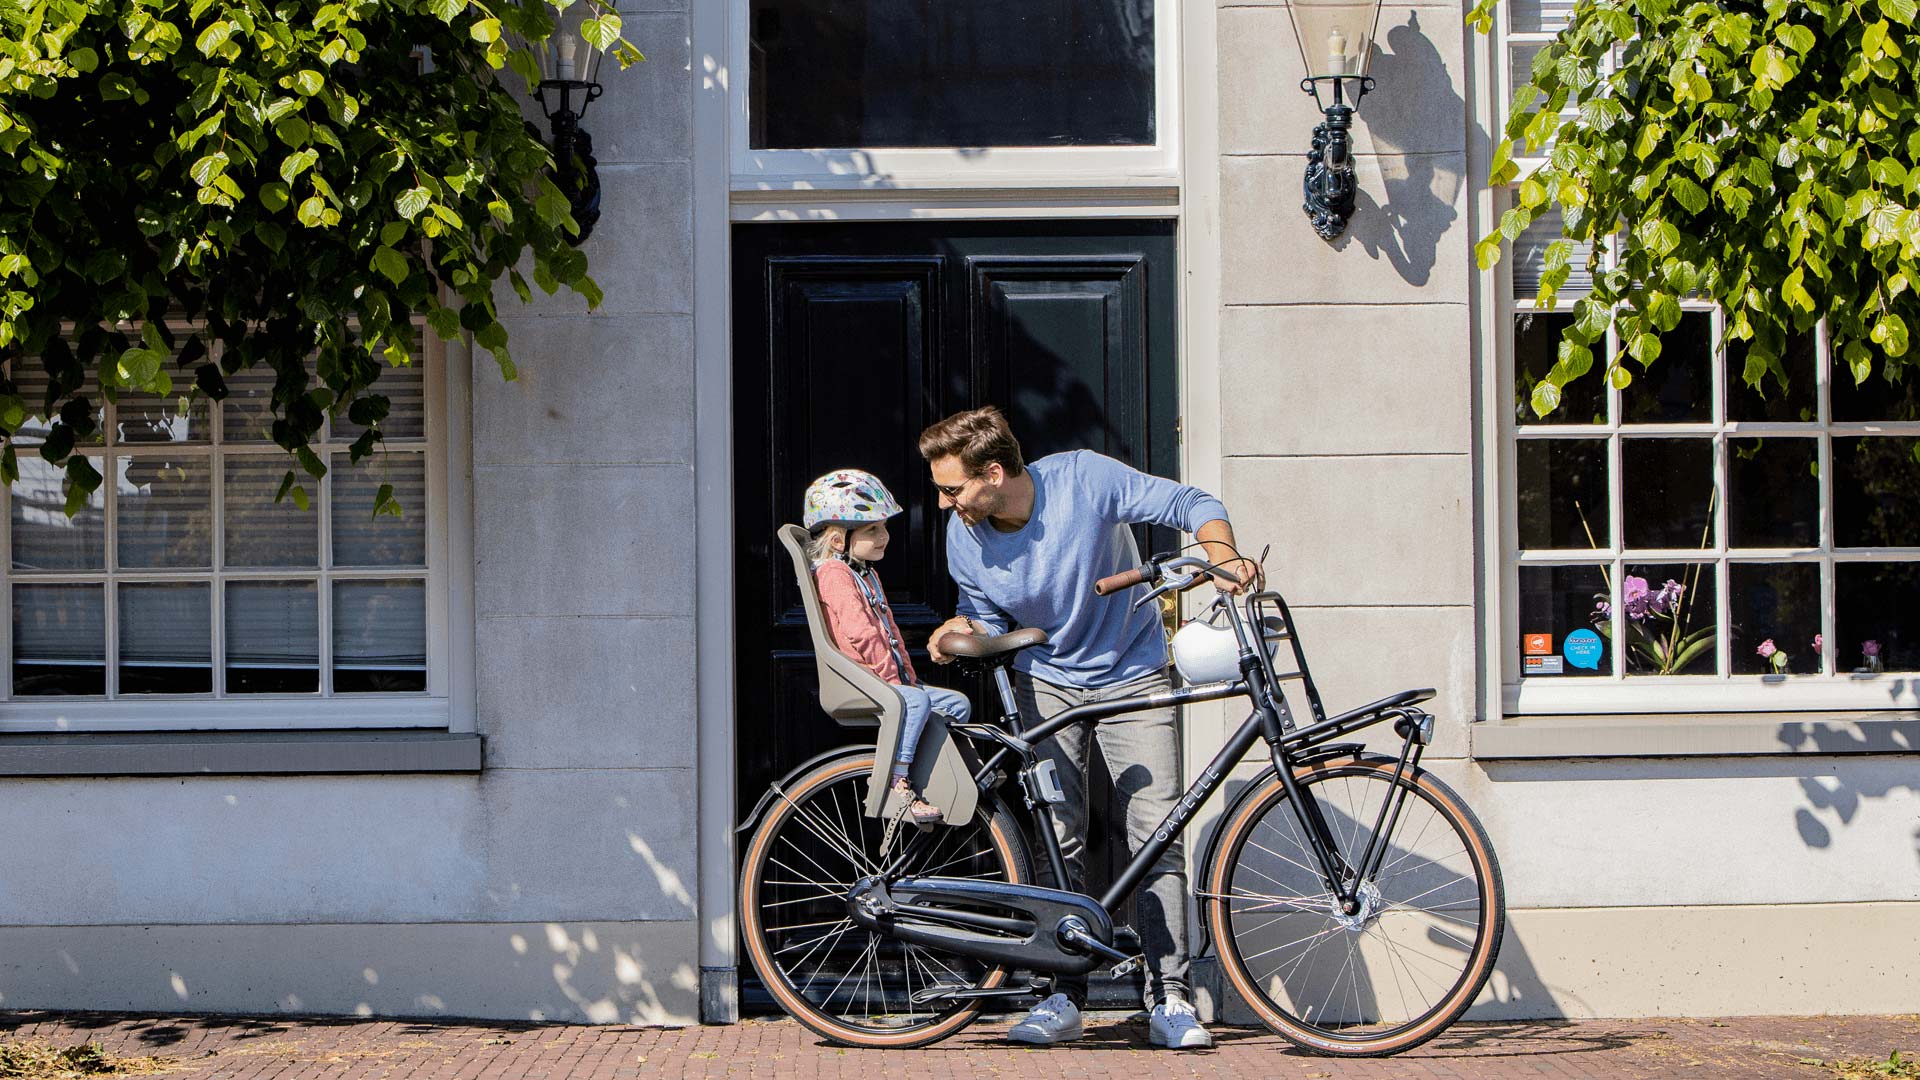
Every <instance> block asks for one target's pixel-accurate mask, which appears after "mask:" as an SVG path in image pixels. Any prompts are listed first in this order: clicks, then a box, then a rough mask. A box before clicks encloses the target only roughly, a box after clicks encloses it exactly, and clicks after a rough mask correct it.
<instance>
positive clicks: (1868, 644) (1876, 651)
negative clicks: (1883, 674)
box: [1860, 638, 1880, 660]
mask: <svg viewBox="0 0 1920 1080" xmlns="http://www.w3.org/2000/svg"><path fill="white" fill-rule="evenodd" d="M1860 655H1862V656H1864V657H1866V658H1867V659H1869V660H1878V659H1880V643H1879V642H1877V641H1874V640H1872V639H1871V638H1869V639H1868V640H1866V641H1863V642H1861V643H1860Z"/></svg>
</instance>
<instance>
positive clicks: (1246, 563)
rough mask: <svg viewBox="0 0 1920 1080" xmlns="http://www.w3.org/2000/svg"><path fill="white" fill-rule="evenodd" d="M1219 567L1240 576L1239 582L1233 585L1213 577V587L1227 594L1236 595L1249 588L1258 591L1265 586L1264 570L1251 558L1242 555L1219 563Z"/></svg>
mask: <svg viewBox="0 0 1920 1080" xmlns="http://www.w3.org/2000/svg"><path fill="white" fill-rule="evenodd" d="M1220 569H1222V570H1225V571H1226V572H1227V573H1229V574H1235V575H1238V576H1239V578H1240V580H1239V582H1238V583H1237V584H1234V585H1229V584H1227V583H1226V582H1224V581H1221V580H1220V579H1219V578H1214V579H1213V585H1214V588H1216V589H1219V590H1221V591H1222V592H1225V593H1227V594H1229V595H1232V596H1238V595H1240V594H1241V593H1243V592H1246V591H1247V590H1249V589H1251V590H1253V591H1254V592H1259V591H1260V590H1261V589H1264V588H1266V586H1267V574H1266V571H1264V570H1262V569H1261V568H1260V564H1259V563H1257V562H1254V561H1253V560H1252V559H1249V558H1247V557H1246V556H1244V555H1243V556H1241V557H1239V558H1237V559H1233V560H1231V561H1228V562H1225V563H1222V564H1221V565H1220Z"/></svg>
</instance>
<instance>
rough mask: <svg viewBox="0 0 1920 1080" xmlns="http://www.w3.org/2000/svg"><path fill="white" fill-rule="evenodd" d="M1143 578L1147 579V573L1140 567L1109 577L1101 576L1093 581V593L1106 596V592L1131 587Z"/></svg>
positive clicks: (1115, 591) (1114, 591)
mask: <svg viewBox="0 0 1920 1080" xmlns="http://www.w3.org/2000/svg"><path fill="white" fill-rule="evenodd" d="M1145 580H1147V573H1146V570H1145V569H1144V568H1142V567H1134V568H1133V569H1132V570H1123V571H1121V572H1120V573H1118V574H1114V575H1112V576H1111V577H1103V578H1101V579H1100V580H1099V581H1096V582H1094V583H1093V595H1095V596H1106V595H1107V594H1108V593H1117V592H1119V591H1120V590H1121V589H1131V588H1133V587H1134V586H1135V585H1138V584H1140V583H1141V582H1143V581H1145Z"/></svg>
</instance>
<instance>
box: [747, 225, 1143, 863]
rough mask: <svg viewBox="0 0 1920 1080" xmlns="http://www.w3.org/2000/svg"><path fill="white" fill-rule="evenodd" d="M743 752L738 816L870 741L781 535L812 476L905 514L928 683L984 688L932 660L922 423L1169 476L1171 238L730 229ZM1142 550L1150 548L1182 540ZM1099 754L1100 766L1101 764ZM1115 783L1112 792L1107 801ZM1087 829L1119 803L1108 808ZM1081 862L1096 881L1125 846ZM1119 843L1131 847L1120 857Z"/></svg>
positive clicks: (1084, 229) (902, 584) (908, 583)
mask: <svg viewBox="0 0 1920 1080" xmlns="http://www.w3.org/2000/svg"><path fill="white" fill-rule="evenodd" d="M733 244H734V247H733V268H734V269H733V305H734V339H733V356H734V373H733V374H734V398H733V400H734V432H735V434H734V439H735V459H734V460H735V465H734V515H735V521H736V530H737V535H736V536H735V544H734V551H735V559H736V561H735V599H736V609H735V612H736V619H735V625H736V633H737V639H736V640H737V646H736V662H737V670H738V673H739V674H738V685H737V687H736V699H735V700H736V702H737V709H736V714H735V715H736V745H737V746H738V748H739V751H738V753H739V759H738V769H739V771H738V782H739V786H738V791H739V798H740V810H741V812H742V813H743V814H744V813H745V812H746V810H747V809H749V808H750V807H751V806H752V805H753V803H754V801H755V800H756V799H758V798H759V796H760V794H761V792H763V791H765V790H766V787H767V784H768V783H770V782H771V781H774V780H777V779H779V778H780V777H781V776H782V775H784V774H785V773H786V772H787V771H788V770H789V769H791V768H793V767H794V766H795V765H797V764H799V763H801V762H803V761H805V760H806V759H807V758H809V757H811V756H813V755H814V754H816V753H819V752H820V751H822V750H827V749H830V748H833V747H835V746H840V745H844V744H846V743H849V742H853V741H857V739H858V737H859V736H860V735H862V734H864V732H859V731H849V730H848V729H845V728H841V727H839V726H838V725H836V724H835V723H834V722H833V721H832V720H831V719H830V718H828V717H827V716H826V715H825V714H824V713H822V712H821V711H820V708H819V705H818V703H817V701H816V700H815V697H814V690H815V675H814V662H813V654H812V651H811V650H812V646H811V642H810V641H809V639H808V637H807V629H806V617H805V615H804V613H803V611H802V609H801V606H800V598H799V595H798V593H797V592H796V591H795V586H794V582H793V580H792V570H791V564H790V563H789V562H788V560H787V557H786V554H785V552H784V551H782V550H780V549H779V547H778V544H777V541H775V540H774V537H773V533H774V530H775V529H776V528H777V527H778V526H780V525H781V524H784V523H787V522H798V521H799V519H800V499H801V494H802V492H804V491H805V490H806V486H807V483H808V481H810V480H812V479H813V478H814V477H816V476H819V475H820V474H822V473H825V472H828V471H830V470H832V469H836V468H861V469H867V470H869V471H871V472H873V473H875V474H877V475H878V476H879V477H880V478H881V480H883V481H885V482H886V484H887V485H888V486H889V487H890V488H892V489H893V493H894V496H895V497H896V498H897V499H898V500H899V501H900V504H901V505H902V506H903V507H905V508H906V513H905V514H903V515H902V516H901V517H899V518H896V519H895V520H894V521H893V522H892V527H893V528H892V531H893V534H894V540H893V543H892V544H891V546H889V547H888V549H887V558H886V561H885V562H884V563H882V564H881V565H880V576H881V578H882V580H883V581H884V582H885V583H886V587H887V597H888V601H889V602H890V603H891V604H892V605H893V610H894V614H895V616H896V617H897V618H898V620H899V622H900V627H901V630H902V632H903V633H904V634H905V635H906V637H907V640H908V644H909V646H910V647H911V648H912V649H913V654H914V658H915V659H914V663H915V666H916V667H917V668H918V669H919V671H920V674H921V676H922V678H924V679H926V680H927V681H928V682H934V683H952V684H954V685H955V686H956V688H958V689H962V690H966V691H968V692H972V693H976V697H975V701H976V715H977V716H980V717H982V718H987V717H991V716H992V715H996V714H997V708H998V707H997V704H992V703H990V701H989V699H982V698H980V697H978V696H977V691H978V689H979V687H974V686H962V685H959V684H958V683H956V682H955V681H954V678H953V673H952V672H951V671H947V670H942V669H940V668H938V667H936V666H935V665H933V664H931V663H929V662H928V661H927V659H926V649H925V645H926V637H927V634H928V632H929V631H931V630H932V628H933V627H935V626H937V625H938V624H939V623H941V622H942V621H944V620H945V619H946V618H947V616H949V615H951V614H952V613H953V604H954V589H953V583H952V581H951V579H949V578H948V577H947V573H946V557H945V531H944V530H945V526H946V521H945V515H944V514H942V513H941V512H940V510H939V508H938V500H937V497H936V493H935V492H934V491H933V488H932V487H931V484H930V481H929V480H928V478H927V470H926V466H925V464H924V463H923V462H922V461H921V460H920V455H919V452H918V450H917V449H916V448H915V445H916V441H917V438H918V436H919V433H920V431H921V429H923V428H925V427H926V426H927V425H928V424H931V423H932V422H934V421H935V420H938V419H940V418H941V417H943V416H946V415H948V414H950V413H954V412H958V411H960V410H962V409H968V408H974V407H977V406H980V405H985V404H994V405H998V406H999V407H1000V408H1001V409H1002V410H1004V411H1005V412H1006V413H1007V416H1008V419H1009V420H1010V421H1011V423H1012V425H1013V430H1014V433H1015V434H1016V435H1017V436H1018V437H1019V439H1020V443H1021V448H1022V450H1023V451H1024V452H1025V453H1026V455H1027V457H1028V459H1029V460H1031V459H1034V458H1038V457H1042V456H1044V455H1046V454H1051V453H1054V452H1056V451H1061V450H1072V449H1080V448H1087V449H1093V450H1098V451H1100V452H1102V453H1105V454H1109V455H1111V456H1113V457H1115V458H1118V459H1120V460H1121V461H1125V462H1128V463H1129V464H1132V465H1134V466H1135V467H1137V468H1141V469H1144V470H1146V471H1148V472H1153V473H1158V474H1160V475H1162V476H1175V475H1177V473H1176V463H1177V460H1178V453H1177V447H1176V439H1177V432H1176V417H1177V409H1176V404H1177V403H1176V391H1175V365H1176V357H1177V345H1176V341H1177V336H1176V326H1175V314H1176V303H1175V294H1176V288H1177V279H1176V277H1175V267H1174V234H1173V224H1172V223H1171V222H1165V221H1139V222H1134V221H1105V222H1089V223H1067V224H1061V223H1053V222H1047V223H1031V224H1030V223H1025V222H987V223H957V222H924V223H922V222H915V223H892V222H888V223H860V224H812V223H808V224H748V225H738V226H735V228H734V232H733ZM1154 531H1155V532H1157V533H1161V534H1162V535H1158V536H1151V537H1150V536H1148V535H1147V534H1145V533H1143V534H1142V536H1141V544H1142V550H1143V551H1144V550H1158V547H1149V546H1148V545H1155V544H1157V545H1159V546H1160V547H1164V546H1165V545H1166V544H1167V542H1168V541H1170V540H1171V539H1172V535H1171V533H1166V532H1165V531H1164V530H1154ZM1096 757H1097V755H1096ZM1102 790H1103V789H1102ZM1093 795H1094V798H1095V800H1096V801H1095V802H1094V806H1095V824H1094V828H1093V830H1092V833H1093V836H1094V837H1095V838H1099V837H1101V836H1104V835H1111V830H1109V829H1107V828H1103V827H1102V825H1101V824H1100V814H1101V810H1102V808H1103V807H1104V805H1105V798H1104V796H1103V795H1102V794H1101V793H1100V791H1098V790H1096V791H1095V792H1094V793H1093ZM1103 846H1104V845H1101V844H1100V842H1099V840H1098V839H1096V840H1095V846H1094V847H1093V849H1092V850H1091V851H1090V852H1089V856H1090V858H1089V876H1090V877H1093V878H1096V879H1098V878H1101V877H1103V876H1104V875H1105V874H1107V873H1109V872H1110V871H1111V864H1112V862H1113V860H1114V858H1115V857H1116V855H1117V856H1119V857H1124V854H1125V852H1124V850H1121V851H1119V852H1117V853H1112V852H1107V853H1103V851H1102V848H1103ZM1115 846H1116V847H1117V846H1118V845H1115Z"/></svg>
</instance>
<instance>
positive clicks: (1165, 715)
mask: <svg viewBox="0 0 1920 1080" xmlns="http://www.w3.org/2000/svg"><path fill="white" fill-rule="evenodd" d="M1171 688H1172V684H1171V683H1170V682H1169V681H1168V679H1167V676H1166V673H1165V672H1155V673H1154V674H1152V675H1147V676H1144V677H1142V678H1138V679H1135V680H1133V681H1132V682H1126V683H1121V684H1119V685H1117V686H1106V687H1101V688H1099V689H1097V690H1082V689H1080V688H1078V687H1073V686H1056V685H1054V684H1053V683H1050V682H1047V681H1045V680H1044V679H1036V678H1033V677H1032V676H1029V675H1021V676H1019V677H1018V678H1017V679H1016V680H1015V683H1014V692H1015V696H1016V697H1017V698H1018V700H1019V702H1020V712H1021V714H1022V716H1023V717H1025V718H1026V719H1027V721H1028V722H1029V723H1032V722H1036V721H1037V720H1043V719H1046V718H1047V717H1050V716H1054V715H1056V714H1058V713H1061V712H1064V711H1065V710H1067V709H1070V708H1073V707H1074V706H1076V705H1085V704H1088V703H1090V702H1095V701H1107V700H1110V699H1113V698H1122V697H1132V696H1135V695H1138V694H1153V693H1160V692H1163V691H1166V690H1169V689H1171ZM1089 726H1090V725H1087V724H1075V725H1073V726H1071V727H1069V728H1067V729H1065V730H1063V731H1061V732H1060V733H1059V734H1058V735H1055V736H1054V737H1053V738H1051V739H1048V740H1047V741H1046V742H1045V743H1043V744H1042V746H1041V749H1042V750H1044V751H1045V752H1046V753H1047V755H1048V756H1049V757H1051V758H1052V759H1053V761H1054V764H1055V767H1056V768H1058V769H1059V771H1060V784H1061V786H1062V787H1063V788H1064V789H1065V790H1066V795H1067V801H1066V802H1065V803H1063V804H1062V805H1059V806H1056V807H1054V808H1053V831H1054V835H1055V836H1057V837H1059V839H1060V853H1061V855H1063V856H1064V857H1065V859H1066V864H1067V875H1068V876H1069V877H1071V878H1072V879H1073V885H1072V887H1073V888H1076V889H1077V888H1079V887H1080V883H1081V882H1083V881H1084V880H1085V878H1086V861H1087V858H1086V856H1087V817H1088V814H1087V763H1088V757H1087V742H1088V735H1089V734H1091V735H1092V737H1093V739H1094V740H1095V741H1097V742H1098V743H1099V744H1100V754H1101V756H1102V757H1103V758H1104V759H1105V760H1106V763H1107V772H1108V773H1109V774H1110V775H1111V776H1112V777H1113V798H1114V804H1115V805H1114V811H1115V816H1116V818H1118V819H1120V820H1124V821H1125V822H1126V830H1127V851H1128V853H1129V854H1132V853H1135V852H1138V851H1139V850H1140V849H1141V848H1142V847H1143V846H1145V844H1146V842H1147V841H1148V839H1150V838H1151V837H1152V836H1153V831H1154V829H1155V828H1156V827H1158V826H1159V824H1160V823H1161V822H1162V821H1164V820H1166V817H1167V814H1168V813H1170V812H1171V811H1172V810H1173V805H1174V803H1175V802H1176V801H1178V800H1179V798H1180V795H1181V787H1180V734H1179V728H1178V725H1177V724H1176V723H1175V721H1174V712H1173V707H1172V706H1165V707H1162V708H1157V709H1144V710H1141V711H1140V712H1131V713H1125V714H1123V715H1120V716H1116V717H1112V718H1110V719H1106V720H1101V721H1098V722H1097V723H1094V724H1092V725H1091V727H1092V728H1093V731H1092V732H1089V731H1088V730H1087V729H1088V727H1089ZM1135 895H1136V896H1137V897H1138V904H1137V908H1138V912H1139V916H1138V922H1139V926H1137V927H1136V929H1138V930H1139V931H1140V948H1141V951H1142V952H1144V953H1145V954H1146V957H1147V997H1148V999H1149V1003H1152V1002H1159V1001H1164V1000H1165V999H1166V995H1167V994H1168V993H1172V994H1173V995H1174V996H1176V997H1182V998H1189V997H1191V996H1192V995H1191V994H1190V993H1189V992H1188V989H1187V872H1186V845H1185V842H1184V840H1182V839H1181V838H1179V837H1176V838H1175V839H1174V841H1173V843H1172V845H1171V846H1169V847H1168V848H1167V850H1166V852H1165V853H1164V854H1162V855H1161V856H1160V858H1159V860H1158V861H1156V862H1155V863H1154V864H1153V869H1151V870H1149V871H1148V872H1147V876H1146V879H1145V880H1144V881H1142V882H1141V883H1140V890H1139V892H1138V893H1136V894H1135ZM1058 988H1059V991H1060V992H1061V993H1063V994H1066V995H1067V996H1068V997H1070V998H1072V999H1073V1000H1074V1003H1075V1004H1076V1005H1084V1004H1086V999H1087V979H1086V976H1084V975H1081V976H1077V977H1068V976H1063V977H1061V979H1060V980H1059V984H1058Z"/></svg>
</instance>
